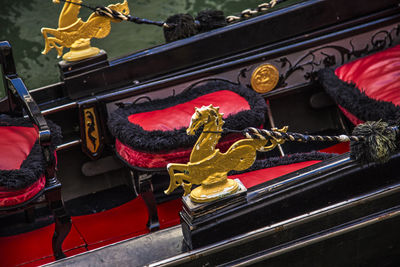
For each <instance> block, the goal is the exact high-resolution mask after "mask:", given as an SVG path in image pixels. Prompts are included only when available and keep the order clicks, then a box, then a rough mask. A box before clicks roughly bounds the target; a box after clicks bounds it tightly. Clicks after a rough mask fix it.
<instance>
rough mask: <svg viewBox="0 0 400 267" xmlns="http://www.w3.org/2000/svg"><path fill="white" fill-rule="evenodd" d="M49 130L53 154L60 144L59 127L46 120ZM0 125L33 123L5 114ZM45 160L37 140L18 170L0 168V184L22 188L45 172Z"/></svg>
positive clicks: (26, 124) (12, 187)
mask: <svg viewBox="0 0 400 267" xmlns="http://www.w3.org/2000/svg"><path fill="white" fill-rule="evenodd" d="M47 123H48V125H49V127H50V131H51V137H52V138H51V140H52V144H51V146H50V150H51V154H52V155H53V154H54V151H55V149H56V146H57V145H59V144H61V142H62V135H61V128H60V127H59V126H58V125H56V124H55V123H53V122H51V121H47ZM1 126H23V127H33V124H32V123H31V122H30V121H29V120H26V119H23V118H11V117H9V116H7V115H1V116H0V127H1ZM45 170H46V161H45V159H44V157H43V153H42V149H41V146H40V145H39V140H37V141H36V143H35V144H34V145H33V147H32V149H31V151H30V153H29V155H28V156H27V158H26V159H25V160H24V161H23V162H22V164H21V167H20V169H18V170H0V186H2V187H6V188H8V189H22V188H26V187H28V186H30V185H32V184H33V183H35V182H36V181H37V180H38V179H39V178H40V176H42V175H43V174H44V173H45Z"/></svg>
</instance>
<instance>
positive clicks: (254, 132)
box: [243, 127, 365, 143]
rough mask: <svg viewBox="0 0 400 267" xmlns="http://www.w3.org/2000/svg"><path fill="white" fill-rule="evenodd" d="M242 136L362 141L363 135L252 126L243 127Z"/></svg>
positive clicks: (341, 141)
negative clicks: (305, 132) (281, 129)
mask: <svg viewBox="0 0 400 267" xmlns="http://www.w3.org/2000/svg"><path fill="white" fill-rule="evenodd" d="M243 134H244V136H246V137H247V138H250V139H261V140H266V139H271V138H277V139H283V140H285V141H291V142H340V143H343V142H350V141H354V142H360V141H364V140H365V137H364V136H355V135H350V136H349V135H344V134H342V135H334V136H329V135H306V134H300V133H291V132H287V133H283V132H279V131H276V130H274V129H273V130H265V129H257V128H253V127H249V128H246V129H244V131H243Z"/></svg>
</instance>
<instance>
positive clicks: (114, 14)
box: [94, 6, 170, 28]
mask: <svg viewBox="0 0 400 267" xmlns="http://www.w3.org/2000/svg"><path fill="white" fill-rule="evenodd" d="M94 12H95V13H96V14H97V15H99V16H105V17H109V18H112V19H119V20H122V21H130V22H134V23H136V24H151V25H156V26H159V27H164V28H169V27H170V25H169V24H167V23H165V22H164V21H153V20H148V19H142V18H139V17H135V16H131V15H124V14H122V13H121V12H118V11H115V10H113V9H111V8H109V7H104V6H98V7H96V8H95V9H94Z"/></svg>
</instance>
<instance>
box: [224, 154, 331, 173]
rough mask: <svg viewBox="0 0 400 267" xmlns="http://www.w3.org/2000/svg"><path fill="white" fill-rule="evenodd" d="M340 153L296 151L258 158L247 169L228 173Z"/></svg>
mask: <svg viewBox="0 0 400 267" xmlns="http://www.w3.org/2000/svg"><path fill="white" fill-rule="evenodd" d="M337 155H338V154H335V153H325V152H319V151H312V152H308V153H295V154H290V155H285V156H283V157H271V158H266V159H262V160H256V161H255V162H254V164H253V165H252V166H251V167H250V168H249V169H247V170H244V171H231V172H229V174H228V175H236V174H242V173H246V172H251V171H257V170H261V169H266V168H271V167H275V166H280V165H289V164H293V163H299V162H303V161H311V160H327V159H330V158H332V157H334V156H337Z"/></svg>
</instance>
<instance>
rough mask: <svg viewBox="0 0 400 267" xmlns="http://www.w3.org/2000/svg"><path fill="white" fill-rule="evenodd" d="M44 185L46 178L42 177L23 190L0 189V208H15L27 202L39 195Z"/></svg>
mask: <svg viewBox="0 0 400 267" xmlns="http://www.w3.org/2000/svg"><path fill="white" fill-rule="evenodd" d="M45 185H46V178H45V176H44V175H43V176H41V177H40V178H39V180H37V181H36V182H35V183H33V184H32V185H31V186H29V187H26V188H23V189H17V190H11V189H7V188H4V187H0V207H9V206H15V205H18V204H20V203H23V202H25V201H28V200H29V199H31V198H33V197H34V196H35V195H36V194H37V193H39V192H40V191H41V190H42V189H43V188H44V186H45Z"/></svg>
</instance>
